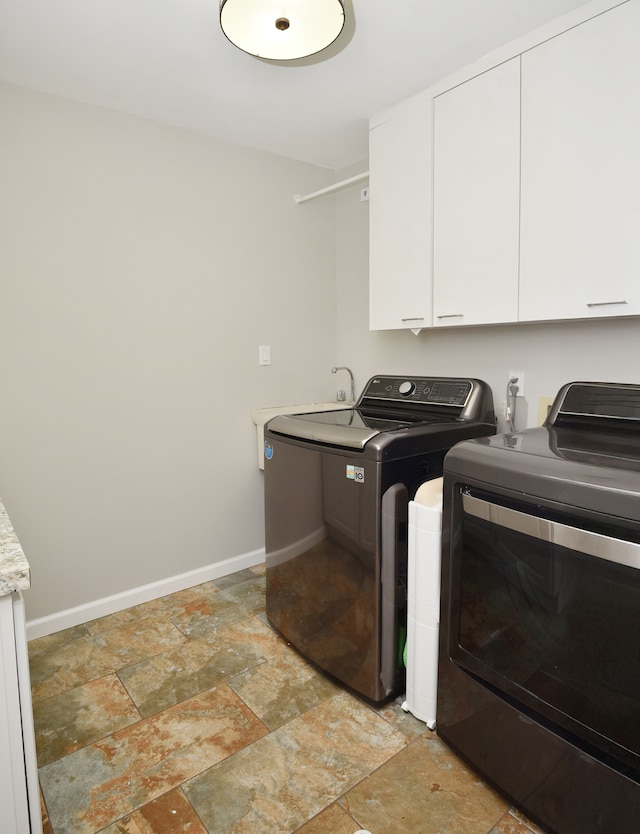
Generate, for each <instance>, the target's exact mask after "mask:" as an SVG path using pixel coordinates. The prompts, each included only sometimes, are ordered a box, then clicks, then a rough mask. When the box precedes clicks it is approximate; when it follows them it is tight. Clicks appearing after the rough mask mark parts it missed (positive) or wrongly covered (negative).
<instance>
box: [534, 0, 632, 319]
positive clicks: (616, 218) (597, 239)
mask: <svg viewBox="0 0 640 834" xmlns="http://www.w3.org/2000/svg"><path fill="white" fill-rule="evenodd" d="M639 35H640V2H638V1H637V0H630V2H627V3H625V4H624V5H621V6H618V7H616V8H614V9H611V10H610V11H607V12H605V13H603V14H600V15H599V16H597V17H594V18H593V19H591V20H588V21H586V22H585V23H583V24H581V25H580V26H576V27H575V28H573V29H570V30H569V31H567V32H565V33H563V34H561V35H558V36H557V37H555V38H552V39H551V40H548V41H547V42H546V43H543V44H541V45H540V46H537V47H536V48H534V49H531V50H529V51H528V52H526V53H524V54H523V55H522V183H521V189H522V209H521V211H522V216H521V263H520V320H523V321H534V320H544V319H569V318H588V317H597V316H612V315H615V316H617V315H636V314H638V313H640V49H638V37H639Z"/></svg>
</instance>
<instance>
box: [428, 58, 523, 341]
mask: <svg viewBox="0 0 640 834" xmlns="http://www.w3.org/2000/svg"><path fill="white" fill-rule="evenodd" d="M519 199H520V58H519V57H516V58H513V59H511V60H510V61H507V62H505V63H503V64H501V65H499V66H497V67H494V68H493V69H491V70H489V71H488V72H484V73H482V74H481V75H478V76H477V77H475V78H472V79H471V80H469V81H466V82H465V83H464V84H461V85H459V86H458V87H455V88H453V89H452V90H448V91H447V92H446V93H443V94H442V95H439V96H437V97H436V99H435V111H434V236H433V245H434V260H433V324H434V326H436V327H442V326H450V325H465V324H486V323H490V322H492V323H496V322H513V321H517V317H518V245H519V241H518V234H519Z"/></svg>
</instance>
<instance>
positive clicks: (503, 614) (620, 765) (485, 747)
mask: <svg viewBox="0 0 640 834" xmlns="http://www.w3.org/2000/svg"><path fill="white" fill-rule="evenodd" d="M441 615H442V616H441V623H440V657H439V670H438V708H437V730H438V734H439V735H440V737H441V738H443V739H444V740H445V741H446V742H447V743H448V744H449V745H450V746H451V747H452V748H454V749H455V750H456V751H457V752H458V753H460V754H461V755H462V756H463V757H464V758H465V759H466V760H467V761H468V762H470V763H471V764H472V765H473V766H474V767H475V768H476V769H477V770H479V771H480V772H481V773H482V774H484V776H485V777H487V778H488V779H489V780H490V781H491V782H492V783H493V784H494V785H495V786H497V787H498V788H500V789H501V790H502V791H504V792H505V793H506V794H507V795H508V796H509V797H510V798H511V799H512V800H513V801H514V802H515V803H516V804H517V805H518V806H519V807H520V808H522V809H523V810H524V811H525V813H527V814H528V815H529V816H530V817H531V818H532V819H533V820H535V821H537V822H538V823H539V824H540V825H542V826H543V827H544V828H545V830H548V831H550V832H555V834H637V832H638V831H639V830H640V386H632V385H622V384H613V383H585V382H573V383H570V384H568V385H566V386H564V387H563V388H562V389H561V390H560V392H559V393H558V395H557V397H556V399H555V402H554V405H553V407H552V410H551V412H550V415H549V418H548V420H547V421H546V423H545V426H544V427H540V428H535V429H527V430H525V431H522V432H516V433H513V434H503V435H497V436H495V437H492V438H487V439H483V440H472V441H469V442H465V443H461V444H460V445H459V446H456V448H455V449H453V450H452V451H451V452H450V453H449V454H448V455H447V457H446V460H445V466H444V514H443V542H442V592H441Z"/></svg>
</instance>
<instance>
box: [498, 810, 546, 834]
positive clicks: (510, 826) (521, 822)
mask: <svg viewBox="0 0 640 834" xmlns="http://www.w3.org/2000/svg"><path fill="white" fill-rule="evenodd" d="M490 834H544V832H543V830H542V829H541V828H538V826H537V825H535V824H534V823H533V822H531V821H530V820H528V819H527V818H526V817H525V816H524V814H521V813H520V812H519V811H516V810H515V809H513V808H512V809H511V810H510V811H509V813H508V814H505V815H504V817H502V819H501V820H500V822H499V823H498V824H497V825H496V826H495V827H494V828H492V829H491V832H490Z"/></svg>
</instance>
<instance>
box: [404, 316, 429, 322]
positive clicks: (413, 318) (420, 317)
mask: <svg viewBox="0 0 640 834" xmlns="http://www.w3.org/2000/svg"><path fill="white" fill-rule="evenodd" d="M400 321H424V316H409V317H408V318H404V319H400Z"/></svg>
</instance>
